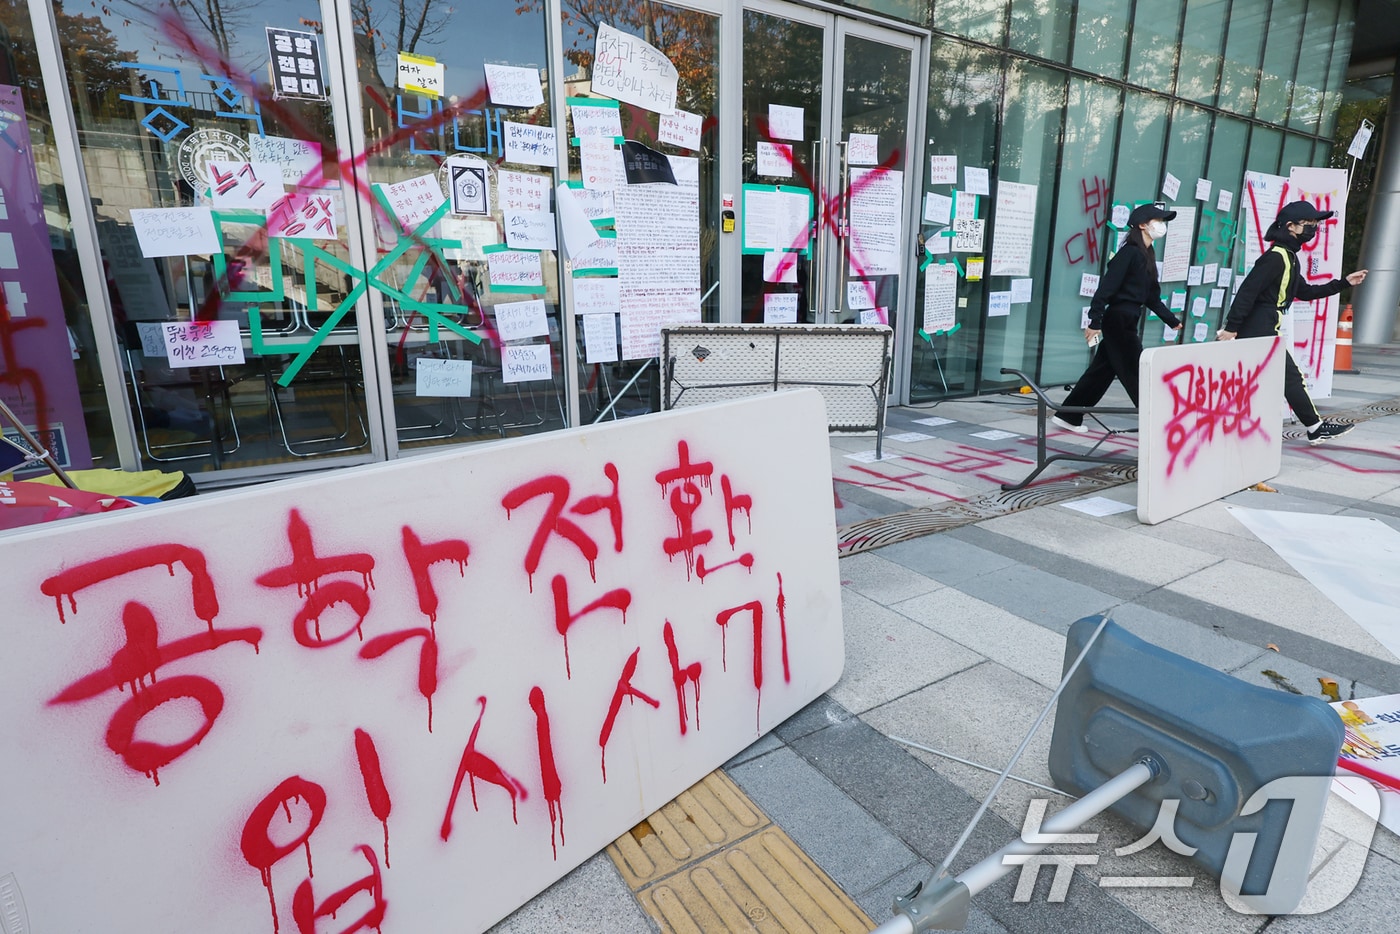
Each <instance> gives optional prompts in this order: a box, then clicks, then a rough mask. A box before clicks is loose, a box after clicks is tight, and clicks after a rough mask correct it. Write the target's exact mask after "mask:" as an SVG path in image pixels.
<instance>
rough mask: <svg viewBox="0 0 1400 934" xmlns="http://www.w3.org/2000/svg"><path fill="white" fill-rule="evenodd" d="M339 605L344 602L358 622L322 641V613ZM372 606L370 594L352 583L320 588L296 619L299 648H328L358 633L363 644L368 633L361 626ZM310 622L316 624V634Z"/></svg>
mask: <svg viewBox="0 0 1400 934" xmlns="http://www.w3.org/2000/svg"><path fill="white" fill-rule="evenodd" d="M337 603H344V604H345V605H346V606H348V607H349V608H350V609H351V610H352V611H353V612H354V613H355V617H356V618H355V623H354V625H353V626H351V627H349V628H348V629H346V630H345V631H344V632H343V633H341V634H340V635H338V636H332V637H331V638H329V639H326V638H322V636H321V614H322V613H324V612H326V611H327V610H329V609H330V608H331V607H332V606H334V605H335V604H337ZM369 607H370V600H369V593H368V592H367V591H365V590H364V589H363V588H360V587H356V586H355V585H354V584H352V583H350V582H349V581H331V582H330V583H328V584H326V585H324V586H318V587H317V588H316V589H315V591H314V592H312V593H311V594H310V595H308V597H307V601H306V603H305V604H304V605H303V606H302V608H301V609H300V610H299V611H297V615H296V616H295V617H293V619H292V635H293V636H294V637H295V638H296V640H297V644H298V645H303V646H305V647H306V648H308V649H324V648H326V647H328V646H332V645H335V644H336V643H337V642H344V641H345V640H346V639H348V638H350V636H351V635H352V634H358V635H359V637H360V641H361V642H363V641H364V633H363V631H362V630H361V628H360V627H361V625H362V624H363V623H364V621H365V617H366V616H368V615H369ZM307 623H314V624H315V635H312V633H311V632H310V631H309V630H308V628H307Z"/></svg>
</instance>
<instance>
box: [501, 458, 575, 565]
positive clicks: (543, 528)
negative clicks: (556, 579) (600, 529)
mask: <svg viewBox="0 0 1400 934" xmlns="http://www.w3.org/2000/svg"><path fill="white" fill-rule="evenodd" d="M537 496H547V497H549V501H548V503H547V504H546V506H545V509H544V515H543V516H542V517H541V519H540V524H539V527H538V528H537V529H535V535H534V537H533V538H532V539H531V540H530V547H529V548H528V549H527V550H526V552H525V574H526V576H527V577H528V578H529V581H530V592H531V593H534V592H535V571H537V570H539V567H540V558H541V556H542V555H543V554H544V546H545V543H546V542H548V541H549V536H550V535H551V534H553V535H558V536H560V537H561V538H564V539H567V540H568V541H570V542H572V543H573V545H574V547H575V548H577V549H578V550H579V552H580V553H581V554H582V555H583V557H584V559H585V560H586V561H587V562H588V573H589V574H590V575H591V576H592V577H593V580H595V581H596V580H597V579H598V577H597V573H596V567H595V562H596V560H597V558H598V545H597V544H596V543H595V542H594V541H593V539H591V538H589V537H588V535H587V533H585V532H584V531H583V529H581V528H579V526H578V525H577V524H576V523H575V522H574V521H573V520H571V519H566V518H564V516H563V512H564V508H565V506H566V505H567V504H568V502H569V481H568V480H566V479H565V478H563V477H561V476H558V475H557V474H550V475H548V476H544V477H537V478H535V479H534V480H531V481H529V482H528V483H522V484H521V485H520V486H518V487H516V488H515V489H513V490H511V491H510V492H509V493H507V494H506V495H505V496H504V497H502V498H501V505H502V506H504V507H505V510H506V519H507V520H509V519H510V514H511V512H512V511H513V510H515V509H519V508H520V507H521V506H523V505H524V504H525V503H527V502H529V501H530V500H532V499H534V498H535V497H537Z"/></svg>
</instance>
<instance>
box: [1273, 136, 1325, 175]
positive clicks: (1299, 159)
mask: <svg viewBox="0 0 1400 934" xmlns="http://www.w3.org/2000/svg"><path fill="white" fill-rule="evenodd" d="M1314 142H1315V141H1314V140H1313V138H1312V137H1310V136H1298V135H1296V134H1294V133H1286V134H1284V138H1283V157H1282V159H1281V161H1280V165H1281V169H1282V172H1281V174H1284V175H1286V174H1288V170H1290V169H1292V168H1294V167H1295V166H1309V165H1312V164H1313V161H1312V151H1313V143H1314ZM1322 164H1323V165H1326V163H1325V162H1323V163H1322Z"/></svg>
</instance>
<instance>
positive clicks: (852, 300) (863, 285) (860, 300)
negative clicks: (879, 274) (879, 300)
mask: <svg viewBox="0 0 1400 934" xmlns="http://www.w3.org/2000/svg"><path fill="white" fill-rule="evenodd" d="M877 288H878V286H877V285H876V284H875V283H874V282H869V281H867V280H865V279H848V280H847V281H846V307H847V308H850V309H852V310H853V311H860V310H862V309H865V308H874V307H875V290H876V289H877Z"/></svg>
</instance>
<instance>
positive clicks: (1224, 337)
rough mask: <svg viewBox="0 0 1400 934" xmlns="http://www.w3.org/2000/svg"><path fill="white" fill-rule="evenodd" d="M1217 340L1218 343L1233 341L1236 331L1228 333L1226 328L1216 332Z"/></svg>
mask: <svg viewBox="0 0 1400 934" xmlns="http://www.w3.org/2000/svg"><path fill="white" fill-rule="evenodd" d="M1215 339H1216V340H1218V341H1232V340H1234V339H1235V332H1234V331H1227V330H1225V329H1224V328H1221V329H1220V330H1218V331H1216V332H1215Z"/></svg>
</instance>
